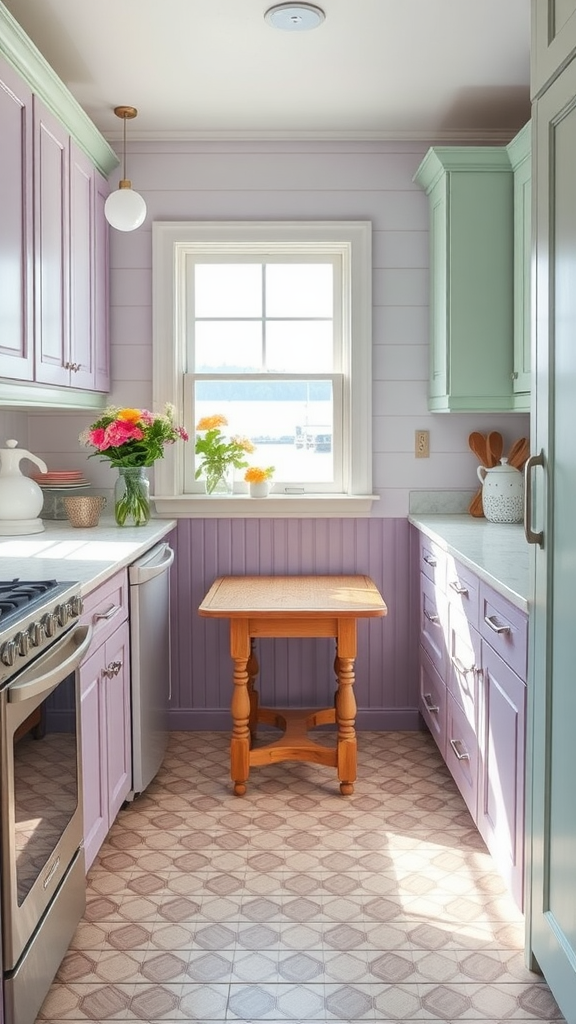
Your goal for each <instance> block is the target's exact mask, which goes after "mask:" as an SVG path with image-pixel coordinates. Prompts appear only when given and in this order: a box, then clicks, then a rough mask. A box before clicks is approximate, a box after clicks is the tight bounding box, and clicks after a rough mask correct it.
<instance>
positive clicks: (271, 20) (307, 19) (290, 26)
mask: <svg viewBox="0 0 576 1024" xmlns="http://www.w3.org/2000/svg"><path fill="white" fill-rule="evenodd" d="M264 17H265V19H266V21H267V22H268V24H269V25H273V26H274V28H280V29H283V30H284V32H308V30H309V29H311V28H318V25H321V24H322V22H323V21H324V18H325V17H326V15H325V14H324V11H323V10H322V8H321V7H317V6H316V4H299V3H295V4H294V3H292V4H275V5H274V7H270V8H269V9H268V10H267V11H266V14H265V15H264Z"/></svg>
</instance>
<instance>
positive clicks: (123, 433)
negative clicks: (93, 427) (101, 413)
mask: <svg viewBox="0 0 576 1024" xmlns="http://www.w3.org/2000/svg"><path fill="white" fill-rule="evenodd" d="M105 435H106V438H105V444H104V445H103V446H102V447H103V448H118V447H119V446H120V445H121V444H126V441H141V440H142V438H143V437H144V433H143V431H142V430H141V429H140V427H135V426H134V424H133V423H126V422H125V421H124V420H114V422H113V423H110V425H109V426H107V427H106V430H105Z"/></svg>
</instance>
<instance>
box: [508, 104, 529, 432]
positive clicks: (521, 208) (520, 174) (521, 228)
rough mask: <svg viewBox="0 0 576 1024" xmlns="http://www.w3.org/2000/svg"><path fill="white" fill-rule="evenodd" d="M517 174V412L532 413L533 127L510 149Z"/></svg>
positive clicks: (515, 393) (515, 406)
mask: <svg viewBox="0 0 576 1024" xmlns="http://www.w3.org/2000/svg"><path fill="white" fill-rule="evenodd" d="M507 148H508V154H509V156H510V163H511V166H512V169H513V171H514V370H513V389H514V409H516V410H517V411H518V412H530V391H531V376H532V374H531V347H532V346H531V343H532V314H531V272H532V159H531V149H532V125H531V124H530V122H529V123H528V124H526V125H524V128H523V129H522V131H520V132H518V135H516V137H515V138H514V139H513V140H512V142H511V143H509V145H508V147H507Z"/></svg>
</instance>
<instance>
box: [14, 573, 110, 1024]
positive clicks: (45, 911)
mask: <svg viewBox="0 0 576 1024" xmlns="http://www.w3.org/2000/svg"><path fill="white" fill-rule="evenodd" d="M14 592H15V594H16V604H14V603H13V601H11V599H10V598H9V597H7V596H6V595H7V594H8V593H14ZM27 597H29V600H26V598H27ZM20 598H22V599H23V600H20ZM81 610H82V602H81V599H80V595H79V587H78V586H77V585H76V584H69V583H68V584H59V583H57V582H56V581H54V580H50V581H40V582H27V583H21V582H19V581H10V583H9V584H2V583H0V755H1V765H0V767H1V777H0V820H1V827H2V838H1V847H0V853H1V859H0V875H1V879H2V895H1V905H2V960H3V963H2V968H3V982H4V1011H5V1020H6V1024H31V1022H33V1021H34V1020H35V1019H36V1016H37V1012H38V1009H39V1008H40V1005H41V1003H42V1001H43V999H44V997H45V995H46V993H47V991H48V988H49V987H50V984H51V982H52V979H53V977H54V975H55V973H56V971H57V969H58V966H59V964H60V962H61V960H62V957H63V956H64V953H65V952H66V950H67V948H68V945H69V943H70V939H71V937H72V935H73V932H74V929H75V928H76V925H77V924H78V921H79V920H80V918H81V917H82V913H83V910H84V906H85V879H84V857H83V853H82V778H81V760H80V739H79V738H80V728H79V722H80V715H79V699H78V681H77V672H76V670H77V667H78V665H79V664H80V662H81V660H82V658H83V657H84V654H85V652H86V651H87V649H88V646H89V643H90V636H91V631H90V627H88V626H81V625H78V623H75V621H74V620H75V619H76V618H77V617H78V615H79V614H80V612H81ZM6 612H7V613H6Z"/></svg>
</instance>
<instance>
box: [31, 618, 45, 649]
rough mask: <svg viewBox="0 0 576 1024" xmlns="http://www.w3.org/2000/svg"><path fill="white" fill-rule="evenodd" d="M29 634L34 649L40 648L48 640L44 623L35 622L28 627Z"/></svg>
mask: <svg viewBox="0 0 576 1024" xmlns="http://www.w3.org/2000/svg"><path fill="white" fill-rule="evenodd" d="M28 633H29V634H30V640H31V641H32V646H33V647H38V646H39V645H40V644H41V643H43V641H44V640H45V639H46V631H45V629H44V623H43V622H33V623H32V625H31V626H29V627H28Z"/></svg>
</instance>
